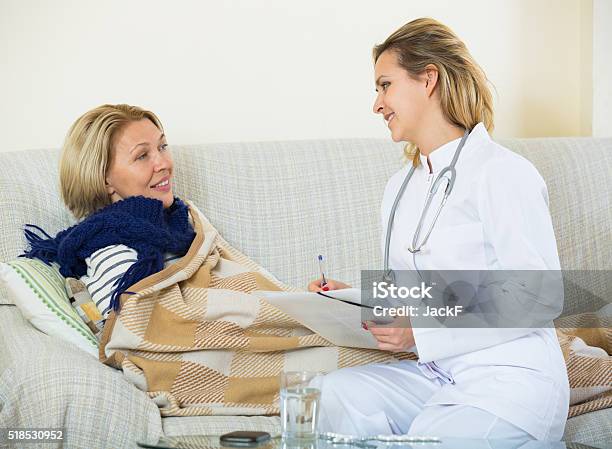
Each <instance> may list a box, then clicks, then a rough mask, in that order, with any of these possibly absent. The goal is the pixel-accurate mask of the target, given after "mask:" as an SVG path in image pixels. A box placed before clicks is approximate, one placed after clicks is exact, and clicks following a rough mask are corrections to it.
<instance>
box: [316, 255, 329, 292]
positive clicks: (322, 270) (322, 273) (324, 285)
mask: <svg viewBox="0 0 612 449" xmlns="http://www.w3.org/2000/svg"><path fill="white" fill-rule="evenodd" d="M318 259H319V270H321V279H322V281H321V288H323V290H324V291H327V290H329V287H326V285H327V280H326V279H325V263H324V262H323V256H322V255H321V254H319V258H318Z"/></svg>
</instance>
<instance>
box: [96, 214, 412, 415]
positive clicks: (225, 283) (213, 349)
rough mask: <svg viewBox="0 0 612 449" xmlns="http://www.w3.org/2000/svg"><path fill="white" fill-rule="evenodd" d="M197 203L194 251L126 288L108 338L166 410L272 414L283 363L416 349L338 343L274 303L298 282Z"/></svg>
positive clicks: (321, 365)
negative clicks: (250, 250)
mask: <svg viewBox="0 0 612 449" xmlns="http://www.w3.org/2000/svg"><path fill="white" fill-rule="evenodd" d="M189 206H190V215H191V217H192V219H193V223H194V228H195V231H196V237H195V239H194V241H193V243H192V245H191V247H190V249H189V251H188V252H187V254H186V255H185V257H183V258H182V259H180V260H179V261H178V262H177V263H175V264H173V265H170V266H169V267H167V268H165V269H164V270H162V271H160V272H159V273H156V274H153V275H151V276H149V277H147V278H145V279H143V280H142V281H140V282H138V283H137V284H135V285H133V286H131V287H130V288H129V291H130V292H134V294H132V295H129V294H124V295H122V297H121V313H120V314H118V315H117V314H115V313H114V312H113V313H111V314H110V315H109V318H108V319H107V321H106V325H105V327H104V333H103V336H102V339H101V342H100V359H101V360H102V361H103V362H104V363H106V364H107V365H110V366H113V367H115V368H119V369H122V370H123V373H124V375H125V376H126V377H127V378H128V379H129V380H130V381H131V382H133V383H134V384H135V385H136V386H137V387H138V388H140V389H141V390H143V391H146V392H147V394H148V395H149V396H150V397H151V398H152V399H153V400H154V402H155V403H156V404H157V405H158V406H159V407H160V412H161V414H162V416H191V415H212V414H215V415H259V414H274V413H278V391H279V373H280V372H281V371H283V370H286V371H291V370H300V369H308V370H314V371H324V372H328V371H331V370H334V369H338V368H342V367H346V366H354V365H362V364H367V363H379V362H391V361H396V360H402V359H409V358H411V359H415V358H416V356H415V355H414V354H411V353H410V354H397V355H393V354H390V353H386V352H381V351H376V350H367V349H352V348H341V347H337V346H333V345H332V344H331V343H330V342H328V341H327V340H325V339H324V338H323V337H321V336H319V335H317V334H315V333H313V332H312V331H310V330H309V329H307V328H305V327H303V326H302V325H301V324H299V323H298V322H296V321H295V320H293V319H292V318H290V317H289V316H287V315H285V314H283V313H282V312H280V311H279V310H278V309H276V308H274V307H272V306H271V305H270V304H268V303H267V302H266V301H265V300H263V299H262V298H261V297H260V296H259V295H258V293H257V292H258V291H270V290H294V289H292V288H290V287H287V286H285V285H283V284H282V283H281V282H279V281H278V280H276V279H275V278H274V277H273V276H272V275H271V274H269V273H267V272H266V271H265V270H264V269H263V268H262V267H260V266H258V265H257V264H256V263H255V262H253V261H252V260H250V259H249V258H247V257H246V256H245V255H243V254H241V253H240V252H239V251H237V250H236V249H234V248H232V247H231V246H230V245H229V244H228V243H227V242H226V241H225V240H223V238H222V237H221V236H220V235H219V234H218V232H217V231H216V230H215V229H214V227H213V226H212V225H211V224H210V223H209V222H208V220H206V218H205V217H204V216H203V215H202V214H201V213H200V212H199V211H198V210H197V208H195V206H193V204H191V203H190V204H189Z"/></svg>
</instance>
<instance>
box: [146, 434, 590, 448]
mask: <svg viewBox="0 0 612 449" xmlns="http://www.w3.org/2000/svg"><path fill="white" fill-rule="evenodd" d="M138 447H142V448H150V449H222V448H243V449H244V448H257V449H593V446H588V445H585V444H581V443H570V442H565V441H558V442H547V441H527V442H525V441H518V440H468V439H458V438H441V439H439V441H436V442H381V441H367V442H359V443H332V442H330V441H325V440H323V439H318V440H313V441H307V442H295V441H285V440H283V439H281V438H280V437H276V438H272V439H270V440H268V441H267V442H264V443H262V444H259V445H232V446H225V445H221V443H220V441H219V436H218V435H216V436H211V435H198V436H182V437H162V438H160V440H159V441H158V442H157V443H154V444H147V443H140V442H139V443H138ZM597 449H599V448H597Z"/></svg>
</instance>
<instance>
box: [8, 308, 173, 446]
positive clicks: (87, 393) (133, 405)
mask: <svg viewBox="0 0 612 449" xmlns="http://www.w3.org/2000/svg"><path fill="white" fill-rule="evenodd" d="M0 427H25V428H40V427H53V428H59V427H63V428H65V430H66V434H65V441H64V444H65V446H67V447H114V448H117V447H135V446H136V444H135V442H136V441H147V442H150V443H153V442H156V441H157V440H158V439H159V437H160V436H161V434H162V425H161V417H160V414H159V410H158V408H157V406H156V405H155V404H154V403H153V401H151V400H150V399H149V398H148V396H147V395H146V393H144V392H142V391H140V390H138V389H137V388H136V387H135V386H134V385H132V384H131V383H129V382H128V381H127V380H126V379H125V378H124V377H123V375H122V373H121V372H119V371H116V370H114V369H113V368H110V367H108V366H105V365H103V364H102V363H100V362H99V361H98V360H96V359H95V358H93V357H91V355H89V354H87V353H85V352H83V351H82V350H80V349H79V348H77V347H76V346H73V345H71V344H70V343H66V342H64V341H62V340H59V339H57V338H54V337H50V336H48V335H45V334H43V333H42V332H40V331H38V330H37V329H35V328H34V327H32V326H31V325H30V323H28V322H27V321H26V320H24V318H23V317H22V315H21V312H20V311H19V310H18V309H17V307H16V306H12V305H0ZM46 447H47V446H46Z"/></svg>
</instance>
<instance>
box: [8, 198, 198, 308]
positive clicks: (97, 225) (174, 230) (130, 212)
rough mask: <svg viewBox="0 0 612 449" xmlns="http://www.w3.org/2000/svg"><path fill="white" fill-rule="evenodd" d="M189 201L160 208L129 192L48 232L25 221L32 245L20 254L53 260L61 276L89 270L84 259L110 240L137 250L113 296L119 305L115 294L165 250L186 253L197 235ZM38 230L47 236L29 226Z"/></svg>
mask: <svg viewBox="0 0 612 449" xmlns="http://www.w3.org/2000/svg"><path fill="white" fill-rule="evenodd" d="M188 209H189V208H188V206H187V205H186V204H185V203H184V202H183V201H181V200H180V199H179V198H177V197H175V198H174V203H172V205H171V206H170V207H169V208H167V209H164V206H163V203H162V202H161V201H159V200H156V199H151V198H145V197H143V196H132V197H129V198H126V199H124V200H121V201H118V202H116V203H113V204H110V205H108V206H106V207H104V208H102V209H100V210H99V211H96V212H95V213H93V214H92V215H90V216H89V217H87V218H86V219H85V220H83V221H82V222H80V223H78V224H76V225H74V226H71V227H70V228H68V229H66V230H64V231H61V232H59V233H58V234H57V235H56V236H55V237H51V236H50V235H49V234H47V233H46V232H45V231H44V230H42V229H41V228H39V227H38V226H35V225H31V224H26V225H25V227H26V229H25V230H24V232H25V236H26V239H27V240H28V242H29V244H30V247H31V248H30V249H29V250H27V251H26V252H25V253H24V254H22V255H21V256H20V257H28V258H36V259H40V260H42V261H43V262H45V263H46V264H47V265H50V264H51V262H56V263H57V264H59V266H60V273H61V274H62V276H64V277H76V278H80V277H81V276H83V275H85V274H86V273H87V265H86V264H85V259H86V258H87V257H89V256H90V255H91V254H93V253H94V252H96V251H97V250H99V249H101V248H104V247H106V246H109V245H117V244H123V245H125V246H128V247H129V248H132V249H134V250H135V251H136V252H137V253H138V260H137V262H135V263H134V264H133V265H132V266H131V267H130V268H129V269H128V270H127V271H126V272H125V274H124V275H123V277H121V278H120V279H119V281H118V284H117V285H116V288H115V291H114V293H113V294H112V296H111V307H112V308H113V309H114V310H115V311H119V307H120V304H119V298H120V296H121V294H122V293H125V292H126V289H127V288H128V287H130V286H131V285H134V284H135V283H136V282H138V281H140V280H142V279H144V278H146V277H147V276H149V275H151V274H154V273H157V272H158V271H161V270H162V269H163V268H164V254H165V253H166V252H171V253H174V254H177V255H180V256H184V255H185V254H186V253H187V251H188V250H189V247H190V246H191V243H192V241H193V239H194V237H195V231H194V230H193V227H192V226H191V223H189V215H188ZM28 227H29V228H32V229H35V230H36V231H40V232H41V233H42V234H43V235H44V236H45V238H43V237H40V236H39V235H38V234H37V233H35V232H33V231H32V230H29V229H27V228H28ZM128 293H129V292H128Z"/></svg>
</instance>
